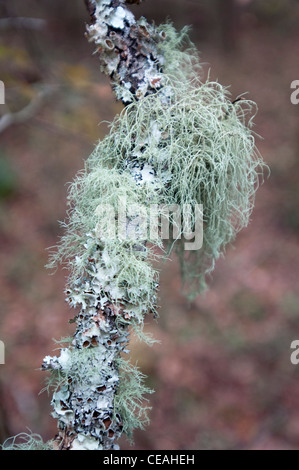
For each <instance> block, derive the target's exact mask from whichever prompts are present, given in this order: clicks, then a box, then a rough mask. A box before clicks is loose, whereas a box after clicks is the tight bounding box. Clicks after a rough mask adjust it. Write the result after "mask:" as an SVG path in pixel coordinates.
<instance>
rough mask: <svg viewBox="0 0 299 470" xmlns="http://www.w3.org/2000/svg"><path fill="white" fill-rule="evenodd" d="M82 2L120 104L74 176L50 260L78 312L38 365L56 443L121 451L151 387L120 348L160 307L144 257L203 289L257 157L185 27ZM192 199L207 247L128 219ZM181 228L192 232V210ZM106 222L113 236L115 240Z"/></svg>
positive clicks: (240, 112) (247, 120)
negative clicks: (61, 343)
mask: <svg viewBox="0 0 299 470" xmlns="http://www.w3.org/2000/svg"><path fill="white" fill-rule="evenodd" d="M131 3H132V2H131ZM87 4H88V8H89V11H90V13H91V17H92V24H91V25H90V26H89V27H88V37H89V39H90V40H92V41H94V42H95V44H96V47H97V51H98V52H99V53H100V54H99V56H100V63H101V69H102V70H103V71H104V72H105V73H107V74H108V75H110V77H111V79H112V81H113V86H114V89H115V91H116V95H117V97H118V98H121V99H122V100H123V102H124V103H126V104H127V106H126V107H125V109H124V110H123V112H122V113H121V114H120V115H119V116H116V118H115V119H114V121H113V122H112V123H111V127H110V132H109V133H108V135H107V136H106V137H105V138H104V139H103V140H102V141H100V142H99V144H98V145H97V147H96V149H95V151H94V152H93V154H92V155H91V156H90V157H89V159H88V160H87V161H86V164H85V168H84V170H82V171H81V172H80V173H79V174H78V176H77V177H76V179H75V180H74V182H73V183H72V184H71V185H70V190H69V196H68V197H69V211H68V220H67V221H66V222H65V224H64V226H65V234H64V236H63V237H62V239H61V241H60V243H59V245H58V247H57V249H56V250H55V252H54V253H53V254H52V258H51V262H50V266H52V267H53V266H55V265H56V264H57V263H61V262H66V263H67V267H68V268H69V270H70V278H69V283H68V286H67V300H68V302H69V304H70V306H71V307H74V308H79V313H78V315H77V316H76V317H75V322H76V332H75V335H74V338H73V339H72V341H71V343H70V345H69V346H68V347H65V348H62V349H61V351H60V356H59V357H50V356H47V357H46V358H45V359H44V363H43V367H44V369H47V370H50V371H51V382H52V385H54V387H55V391H54V394H53V399H52V405H53V416H54V417H55V418H57V420H58V429H59V435H58V436H57V437H56V439H55V441H54V442H55V448H58V449H99V450H100V449H116V448H117V443H116V442H117V439H118V438H119V437H120V435H121V434H122V432H125V433H126V434H127V435H129V436H130V435H131V434H132V431H133V429H134V428H136V427H143V426H144V424H145V423H146V422H147V420H148V418H147V414H146V412H147V407H146V406H144V404H143V403H144V400H143V395H144V394H145V393H148V392H149V390H148V389H147V388H146V387H145V385H144V383H143V376H142V374H141V373H140V372H139V371H138V369H137V368H136V367H134V366H133V365H132V364H130V363H129V362H128V361H126V360H125V359H124V357H123V353H125V352H126V347H127V343H128V339H129V338H128V336H129V332H130V330H131V329H132V328H133V329H134V330H135V331H137V333H139V334H140V336H142V328H143V324H144V318H145V316H146V315H147V314H148V313H154V314H155V312H156V306H157V297H156V296H157V288H158V272H157V270H156V269H155V268H154V267H153V261H154V260H157V259H158V258H159V257H162V256H165V251H167V250H168V251H167V252H169V249H170V247H172V246H174V247H175V248H176V251H177V253H178V255H179V257H180V260H181V264H182V269H183V273H184V274H185V273H188V275H189V276H191V280H190V281H188V286H191V285H192V287H194V288H195V291H196V292H198V291H200V289H201V288H202V287H203V285H204V283H205V278H206V275H207V274H208V273H209V272H211V270H212V269H213V267H214V262H215V260H216V259H217V258H218V257H219V255H220V254H221V253H222V252H223V250H224V247H225V246H226V245H227V243H229V242H231V241H232V240H233V239H234V238H235V235H236V233H237V232H238V231H239V230H241V229H242V228H243V227H245V226H246V225H247V224H248V222H249V218H250V215H251V212H252V209H253V203H254V195H255V191H256V189H257V187H258V182H259V175H260V174H261V173H262V167H263V163H262V160H261V158H260V157H259V155H258V154H257V152H256V150H255V141H254V136H253V133H252V131H251V129H250V127H251V124H252V119H251V117H250V116H252V115H253V114H254V110H255V104H254V103H252V102H251V101H246V100H242V101H238V102H236V103H235V104H232V103H231V101H230V97H229V94H228V91H227V90H226V89H225V88H224V87H222V86H221V85H220V84H219V83H212V82H209V81H206V82H205V83H202V82H201V81H200V78H199V75H200V71H201V68H200V64H199V60H198V56H197V52H196V50H195V48H194V46H193V45H192V44H190V41H189V40H188V37H187V30H186V29H184V30H183V31H181V32H180V33H178V32H176V31H175V29H174V28H173V27H172V26H171V25H170V24H166V25H162V26H160V27H155V26H150V25H149V24H148V23H147V22H146V20H145V19H141V20H139V21H136V20H135V19H134V17H133V15H132V14H131V13H130V12H129V11H128V10H127V8H126V7H125V1H124V0H123V1H121V0H98V1H95V0H89V1H88V2H87ZM184 44H185V45H186V44H187V45H188V47H187V48H186V46H185V48H184V47H183V46H184ZM200 204H202V205H203V222H204V230H203V245H202V248H201V249H200V250H193V251H188V252H186V250H185V249H184V248H185V245H184V241H183V239H180V237H177V238H178V239H177V240H176V242H175V243H173V240H171V241H170V242H169V243H166V244H165V243H164V242H165V241H164V240H163V237H162V235H161V234H160V231H159V232H158V233H159V235H158V236H157V232H155V231H149V230H142V227H141V226H142V223H144V221H146V222H148V223H147V224H146V226H147V227H149V226H150V223H149V222H150V218H151V215H150V213H149V211H147V210H145V211H144V212H143V217H142V218H141V219H142V220H141V219H138V218H137V222H136V212H135V214H134V213H133V214H132V213H131V214H130V213H129V212H128V211H126V210H124V209H127V208H128V207H136V205H138V207H139V208H140V210H142V209H141V208H143V209H144V208H145V209H149V208H150V207H155V209H156V210H157V214H158V215H159V216H161V215H165V214H164V212H165V208H166V207H169V206H171V205H176V206H179V207H183V206H184V205H188V207H191V208H195V207H196V206H197V205H200ZM121 206H123V207H122V208H121ZM108 208H109V210H110V216H111V214H112V216H111V217H107V210H108ZM105 211H106V212H105ZM120 214H121V215H120ZM123 214H125V215H123ZM120 219H122V224H120V222H121V220H120ZM159 220H160V219H159ZM172 223H174V221H173V219H172V218H171V216H170V217H169V224H172ZM190 224H191V228H192V229H193V230H194V228H195V226H196V220H195V216H194V211H190ZM111 225H113V227H111ZM112 228H113V229H115V228H116V229H121V231H122V233H117V234H116V236H113V235H115V233H114V231H113V230H112ZM167 245H168V246H167ZM186 255H187V256H186ZM193 284H194V285H193ZM192 291H193V290H192ZM145 339H146V338H145Z"/></svg>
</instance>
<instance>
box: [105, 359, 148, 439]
mask: <svg viewBox="0 0 299 470" xmlns="http://www.w3.org/2000/svg"><path fill="white" fill-rule="evenodd" d="M117 363H118V367H119V376H120V380H119V387H118V390H117V393H116V395H115V399H114V414H119V415H120V416H121V417H122V420H123V425H124V429H123V432H124V433H125V434H126V435H127V437H128V438H129V439H130V440H132V435H133V431H134V430H135V429H137V428H139V429H144V427H145V426H146V425H147V424H148V423H149V417H148V413H149V411H150V410H151V407H150V406H147V405H145V402H146V401H148V400H147V398H146V397H145V396H146V395H147V394H150V393H153V390H152V389H150V388H149V387H147V386H146V385H145V383H144V382H145V378H146V376H145V375H144V374H142V372H140V370H139V368H138V367H137V365H135V366H134V365H133V364H132V363H131V362H130V361H127V360H125V359H123V358H119V359H118V361H117Z"/></svg>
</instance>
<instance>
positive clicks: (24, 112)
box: [0, 87, 53, 133]
mask: <svg viewBox="0 0 299 470" xmlns="http://www.w3.org/2000/svg"><path fill="white" fill-rule="evenodd" d="M52 92H53V87H46V88H45V89H43V90H42V91H40V92H39V93H37V95H36V96H35V97H34V98H33V99H32V100H31V101H30V103H29V104H27V106H25V107H24V108H23V109H21V110H20V111H17V112H15V113H10V112H8V113H6V114H4V115H3V116H2V117H1V118H0V133H1V132H4V131H5V130H6V129H7V128H8V127H10V126H12V125H13V124H22V123H24V122H26V121H28V120H29V119H31V118H32V117H33V116H34V115H35V114H36V113H37V112H38V111H39V110H40V108H41V106H42V104H43V103H44V101H45V98H46V97H48V96H49V95H50V94H52Z"/></svg>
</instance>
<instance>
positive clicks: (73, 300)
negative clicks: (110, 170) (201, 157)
mask: <svg viewBox="0 0 299 470" xmlns="http://www.w3.org/2000/svg"><path fill="white" fill-rule="evenodd" d="M125 3H126V2H125V0H87V1H86V5H87V8H88V11H89V13H90V17H91V24H90V25H89V26H87V37H88V39H89V41H91V42H94V43H95V45H96V52H97V53H99V60H100V68H101V70H102V71H103V72H104V73H106V74H107V75H108V76H110V77H111V80H112V85H113V87H114V89H115V91H116V96H117V97H118V98H119V99H122V101H123V102H124V103H126V104H127V103H129V102H130V101H132V100H133V99H134V98H137V99H141V98H142V97H144V96H145V95H147V94H150V93H154V92H155V91H156V90H157V89H159V87H160V86H161V67H162V64H163V57H161V56H159V54H158V52H157V43H158V41H161V40H163V36H162V37H161V36H160V35H159V34H157V32H156V30H155V28H154V27H153V26H150V25H149V24H148V23H147V22H146V20H145V19H141V20H139V21H136V20H135V18H134V16H133V15H132V13H131V12H130V11H129V10H128V9H127V7H126V4H125ZM127 3H139V1H138V0H137V1H136V0H135V1H134V0H132V1H128V2H127ZM135 169H136V168H135ZM132 180H133V181H134V182H136V181H135V179H134V176H133V175H132ZM134 184H135V183H134ZM138 184H140V182H139V183H138ZM136 185H137V182H136ZM126 230H127V231H129V230H130V220H127V222H126ZM88 238H89V239H90V238H92V235H91V234H89V235H87V239H88ZM87 244H88V241H87ZM134 249H135V251H136V253H138V252H139V253H140V251H142V250H141V247H140V245H139V246H137V245H136V246H135V248H134ZM138 256H139V255H138ZM103 258H104V252H103V249H102V248H101V247H100V245H98V246H97V248H96V249H95V250H94V251H93V253H92V257H90V258H89V259H88V262H87V265H86V266H85V272H86V276H85V277H82V278H80V279H78V280H77V281H76V283H75V284H74V285H73V286H72V287H71V288H70V289H68V291H67V295H68V298H67V300H68V302H69V304H70V306H71V307H77V306H80V307H81V310H80V313H79V315H77V317H76V319H75V322H76V332H75V335H74V337H73V340H72V343H71V345H70V346H69V348H63V349H62V350H61V352H60V356H59V357H56V356H55V357H50V356H47V357H45V359H44V362H43V365H42V368H43V369H44V370H49V371H51V373H52V376H53V377H54V379H55V378H56V380H57V383H59V387H58V388H57V389H56V391H55V392H54V394H53V398H52V406H53V413H52V415H53V417H54V418H56V419H57V420H58V429H59V434H58V435H57V436H56V438H55V441H54V447H55V448H56V449H59V450H69V449H70V450H82V449H88V450H102V449H104V450H107V449H117V448H118V444H117V440H118V439H119V437H120V436H121V434H122V431H123V416H121V415H120V414H119V413H118V412H117V410H116V409H115V397H116V393H117V392H118V390H119V384H120V372H119V361H120V358H121V355H122V353H123V352H125V351H126V347H127V343H128V340H129V328H130V314H128V312H127V311H126V296H124V297H123V298H122V295H120V294H114V293H113V291H115V290H117V286H114V285H113V282H114V280H113V279H114V277H115V275H116V273H115V271H114V272H113V275H111V273H110V271H111V269H110V271H109V269H108V268H107V269H106V271H105V272H104V274H103V273H102V268H101V267H102V260H103ZM118 269H119V271H121V270H122V269H123V266H119V268H118ZM103 277H105V279H107V278H108V279H109V286H108V287H106V288H105V287H103V286H104V284H105V282H104V281H103ZM99 294H101V297H99ZM99 299H101V300H99ZM140 302H142V298H141V299H140Z"/></svg>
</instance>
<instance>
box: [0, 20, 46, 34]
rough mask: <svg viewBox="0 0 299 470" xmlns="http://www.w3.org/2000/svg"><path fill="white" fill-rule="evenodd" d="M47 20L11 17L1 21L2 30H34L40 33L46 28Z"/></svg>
mask: <svg viewBox="0 0 299 470" xmlns="http://www.w3.org/2000/svg"><path fill="white" fill-rule="evenodd" d="M46 24H47V22H46V20H44V19H42V18H28V17H20V16H18V17H11V18H1V19H0V29H11V28H14V29H31V30H32V29H33V30H35V31H40V30H41V29H43V28H44V27H45V26H46Z"/></svg>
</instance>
